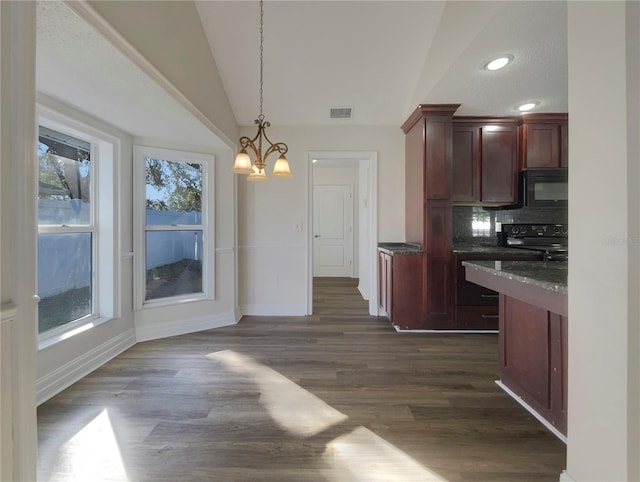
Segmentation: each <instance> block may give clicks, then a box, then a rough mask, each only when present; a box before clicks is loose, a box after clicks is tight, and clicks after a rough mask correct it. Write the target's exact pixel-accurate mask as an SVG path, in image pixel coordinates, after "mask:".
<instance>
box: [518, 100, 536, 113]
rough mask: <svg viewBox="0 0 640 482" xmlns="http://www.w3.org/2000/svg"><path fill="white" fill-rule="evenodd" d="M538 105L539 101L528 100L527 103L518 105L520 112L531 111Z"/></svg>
mask: <svg viewBox="0 0 640 482" xmlns="http://www.w3.org/2000/svg"><path fill="white" fill-rule="evenodd" d="M537 105H538V102H527V103H526V104H522V105H519V106H518V110H519V111H520V112H529V111H530V110H532V109H534V108H535V107H536V106H537Z"/></svg>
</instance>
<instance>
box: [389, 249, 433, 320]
mask: <svg viewBox="0 0 640 482" xmlns="http://www.w3.org/2000/svg"><path fill="white" fill-rule="evenodd" d="M378 271H379V276H378V300H379V304H380V312H381V314H383V315H384V316H386V317H387V318H388V319H389V321H391V323H393V324H394V325H396V326H398V327H399V328H400V329H405V330H408V329H413V328H416V327H421V326H422V323H423V318H424V314H423V313H422V306H423V302H422V296H423V293H424V290H423V284H422V253H420V252H415V253H391V252H388V251H386V250H381V249H379V250H378Z"/></svg>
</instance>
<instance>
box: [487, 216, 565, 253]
mask: <svg viewBox="0 0 640 482" xmlns="http://www.w3.org/2000/svg"><path fill="white" fill-rule="evenodd" d="M499 241H500V244H501V245H502V246H507V247H510V248H519V249H528V250H533V251H540V252H541V253H542V254H543V259H544V260H545V261H567V260H568V259H569V228H568V226H567V225H566V224H503V225H502V232H501V233H500V238H499Z"/></svg>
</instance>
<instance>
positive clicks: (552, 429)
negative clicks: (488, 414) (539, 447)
mask: <svg viewBox="0 0 640 482" xmlns="http://www.w3.org/2000/svg"><path fill="white" fill-rule="evenodd" d="M496 385H498V386H499V387H500V388H502V389H503V390H504V391H505V392H507V394H508V395H510V396H511V398H513V399H514V400H515V401H516V402H518V403H519V404H520V405H522V406H523V407H524V408H526V409H527V411H528V412H529V413H530V414H531V415H533V416H534V417H536V418H537V419H538V421H539V422H540V423H541V424H542V425H544V426H545V427H547V429H548V430H549V431H550V432H551V433H552V434H553V435H555V436H556V437H558V438H559V439H560V440H562V441H563V442H564V443H565V444H566V443H567V437H566V436H564V435H563V434H562V433H561V432H560V431H559V430H558V429H557V428H555V427H554V426H553V425H551V423H549V422H548V421H547V420H545V418H544V417H543V416H542V415H540V414H539V413H538V412H537V411H536V410H535V409H534V408H533V407H532V406H531V405H529V404H528V403H527V402H525V401H524V400H523V399H522V397H520V396H519V395H518V394H516V393H515V392H514V391H513V390H511V389H510V388H509V387H507V386H506V385H505V384H504V383H502V381H500V380H496ZM567 480H569V481H570V480H573V479H567Z"/></svg>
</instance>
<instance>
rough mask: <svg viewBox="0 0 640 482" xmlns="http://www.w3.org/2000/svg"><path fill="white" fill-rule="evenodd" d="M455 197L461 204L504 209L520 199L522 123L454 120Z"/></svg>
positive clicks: (453, 164)
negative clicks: (518, 187)
mask: <svg viewBox="0 0 640 482" xmlns="http://www.w3.org/2000/svg"><path fill="white" fill-rule="evenodd" d="M452 139H453V142H452V145H453V155H452V195H451V200H452V201H453V202H454V203H460V204H479V205H501V204H502V205H504V204H512V203H514V202H515V201H516V199H517V191H516V187H517V176H518V120H517V119H516V118H500V119H497V118H487V119H482V118H472V117H456V118H454V119H453V134H452Z"/></svg>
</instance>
